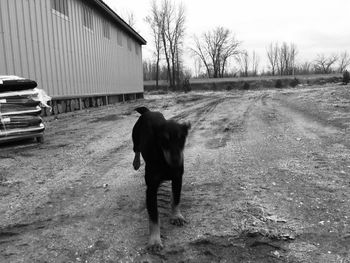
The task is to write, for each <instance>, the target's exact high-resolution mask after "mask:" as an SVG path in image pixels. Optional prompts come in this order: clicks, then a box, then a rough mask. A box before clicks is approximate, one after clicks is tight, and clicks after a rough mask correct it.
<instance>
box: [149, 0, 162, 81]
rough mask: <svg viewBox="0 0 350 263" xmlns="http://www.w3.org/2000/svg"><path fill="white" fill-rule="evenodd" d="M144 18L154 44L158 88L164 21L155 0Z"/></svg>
mask: <svg viewBox="0 0 350 263" xmlns="http://www.w3.org/2000/svg"><path fill="white" fill-rule="evenodd" d="M145 20H146V22H147V23H148V24H149V25H150V28H151V30H152V34H153V41H154V46H155V52H154V55H155V57H156V87H157V88H158V81H159V63H160V56H161V51H162V28H163V22H164V21H163V19H162V12H161V10H160V9H159V8H158V6H157V3H156V1H155V0H153V1H152V6H151V15H149V16H147V17H146V19H145Z"/></svg>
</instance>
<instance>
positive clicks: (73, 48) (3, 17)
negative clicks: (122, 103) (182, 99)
mask: <svg viewBox="0 0 350 263" xmlns="http://www.w3.org/2000/svg"><path fill="white" fill-rule="evenodd" d="M84 5H85V2H84V1H82V0H68V8H69V10H68V11H69V12H68V19H66V18H64V17H62V16H60V15H59V14H56V13H55V12H53V10H52V8H51V2H50V1H46V0H45V1H42V0H16V1H13V0H0V22H1V25H0V57H1V60H3V61H2V62H1V65H0V74H15V75H19V76H23V77H28V78H31V79H35V80H36V81H37V82H38V85H39V87H41V88H43V89H45V90H46V91H47V92H48V94H49V95H51V96H54V97H55V96H79V95H89V94H91V95H92V94H118V93H119V94H121V93H132V92H142V91H143V87H142V53H141V51H142V49H141V48H140V50H139V54H138V55H137V54H136V52H135V44H137V42H136V41H135V40H134V39H133V38H131V39H132V50H131V51H130V50H129V49H128V45H127V39H126V38H127V37H129V38H130V36H128V35H127V34H126V33H125V31H123V30H122V29H121V28H118V26H117V25H116V24H115V23H112V22H111V21H110V20H109V18H108V19H107V17H108V16H106V15H105V14H104V13H101V11H97V10H93V31H92V32H91V31H90V30H88V29H87V28H85V27H84V26H83V21H82V19H83V18H82V8H83V6H84ZM106 19H107V21H108V23H109V28H110V38H109V39H108V38H106V37H104V36H103V23H104V21H105V20H106ZM117 30H120V31H121V32H122V38H123V46H119V45H118V42H117V35H118V34H117ZM137 45H138V44H137Z"/></svg>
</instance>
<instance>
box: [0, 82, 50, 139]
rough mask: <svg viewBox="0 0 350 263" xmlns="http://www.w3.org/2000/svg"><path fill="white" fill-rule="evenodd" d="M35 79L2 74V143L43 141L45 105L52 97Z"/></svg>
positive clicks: (0, 94) (0, 118) (0, 102)
mask: <svg viewBox="0 0 350 263" xmlns="http://www.w3.org/2000/svg"><path fill="white" fill-rule="evenodd" d="M36 87H37V83H36V82H35V81H33V80H29V79H24V78H20V77H17V76H0V143H3V142H9V141H14V140H22V139H27V138H35V139H36V140H37V141H38V142H43V140H44V137H43V134H44V130H45V126H44V124H43V121H42V119H41V117H40V114H41V106H47V104H46V102H47V100H48V98H49V97H48V96H47V95H46V94H45V92H44V91H43V90H40V89H37V88H36Z"/></svg>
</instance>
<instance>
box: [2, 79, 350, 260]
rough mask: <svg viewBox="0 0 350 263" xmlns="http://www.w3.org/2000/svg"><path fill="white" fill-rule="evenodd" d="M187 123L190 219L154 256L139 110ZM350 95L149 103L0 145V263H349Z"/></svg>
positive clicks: (340, 90) (289, 92)
mask: <svg viewBox="0 0 350 263" xmlns="http://www.w3.org/2000/svg"><path fill="white" fill-rule="evenodd" d="M140 105H144V106H147V107H149V108H151V109H153V110H159V111H161V112H163V113H164V115H165V116H166V117H167V118H174V119H176V120H178V121H190V122H191V123H192V129H191V131H190V134H189V137H188V142H187V145H186V151H185V174H184V186H183V193H182V212H183V215H184V216H185V217H186V218H187V219H188V221H189V224H187V225H185V226H183V227H177V226H173V225H171V224H170V223H169V214H170V213H169V212H170V209H169V208H170V201H169V200H170V193H169V191H170V189H169V184H164V185H163V186H162V188H161V189H160V192H159V206H160V220H161V225H162V227H161V232H162V239H163V243H164V246H165V247H164V249H163V250H162V252H161V253H159V254H148V253H147V251H146V250H145V246H146V244H147V241H148V222H147V212H146V208H145V200H144V199H145V183H144V177H143V175H144V165H142V167H141V169H140V170H139V171H134V170H133V168H132V160H133V152H132V143H131V129H132V127H133V125H134V123H135V121H136V120H137V118H138V114H137V113H136V112H135V111H133V109H134V108H135V107H137V106H140ZM349 113H350V86H327V85H325V86H320V87H304V88H297V89H284V90H259V91H226V92H206V93H188V94H165V95H159V94H158V95H157V94H154V95H151V94H148V95H146V99H145V100H139V101H136V102H128V103H124V104H118V105H113V106H106V107H102V108H97V109H92V110H88V111H80V112H76V113H74V114H66V115H60V116H58V118H57V119H54V118H51V119H46V133H45V142H44V143H43V144H36V143H32V142H23V143H15V144H10V145H3V146H1V147H0V262H108V263H112V262H221V263H223V262H339V263H345V262H350V161H349V160H350V114H349Z"/></svg>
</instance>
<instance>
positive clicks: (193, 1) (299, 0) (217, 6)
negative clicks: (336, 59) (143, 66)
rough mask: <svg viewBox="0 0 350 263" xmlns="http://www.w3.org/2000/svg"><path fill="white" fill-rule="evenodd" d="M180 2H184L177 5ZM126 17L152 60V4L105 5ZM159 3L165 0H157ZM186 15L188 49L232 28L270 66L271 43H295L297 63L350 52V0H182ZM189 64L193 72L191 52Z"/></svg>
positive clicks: (130, 0) (138, 0)
mask: <svg viewBox="0 0 350 263" xmlns="http://www.w3.org/2000/svg"><path fill="white" fill-rule="evenodd" d="M173 1H174V3H180V1H179V0H173ZM104 2H105V3H106V4H107V5H109V6H110V7H111V8H112V9H113V10H115V11H116V13H117V14H118V15H120V16H121V17H126V16H127V14H128V13H133V14H134V17H135V26H134V28H135V29H136V30H137V32H139V34H140V35H141V36H143V37H144V38H145V39H146V40H147V42H148V44H147V46H144V47H143V58H144V59H151V58H152V52H153V50H154V49H153V46H152V34H151V30H150V28H149V25H148V24H147V23H146V22H145V21H144V18H145V17H146V16H147V15H149V14H150V6H151V0H104ZM158 2H160V0H158ZM182 3H183V4H184V6H185V10H186V40H185V48H186V47H187V48H188V47H190V46H191V44H192V43H193V42H192V41H193V40H192V39H193V35H194V34H195V35H197V36H200V35H201V34H202V33H204V32H206V31H209V30H212V29H214V28H216V27H217V26H223V27H225V28H228V29H230V30H231V31H232V32H233V33H234V35H235V36H236V38H237V39H238V40H239V41H241V42H242V45H241V48H243V49H246V50H247V51H248V52H253V51H255V52H256V53H257V54H258V55H259V57H260V61H261V62H260V64H261V66H262V67H263V66H265V65H266V63H267V62H266V47H267V46H268V45H269V44H270V43H271V42H278V43H282V42H287V43H294V44H296V46H297V48H298V56H297V61H298V62H300V63H302V62H304V61H312V60H313V59H315V58H316V57H317V55H318V54H325V55H331V54H339V53H341V52H344V51H347V52H348V53H350V0H331V1H330V0H288V1H286V0H240V1H237V0H214V1H213V0H211V1H208V0H187V1H186V0H183V1H182ZM185 64H186V66H187V67H193V60H192V59H191V56H190V54H189V52H187V53H185Z"/></svg>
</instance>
